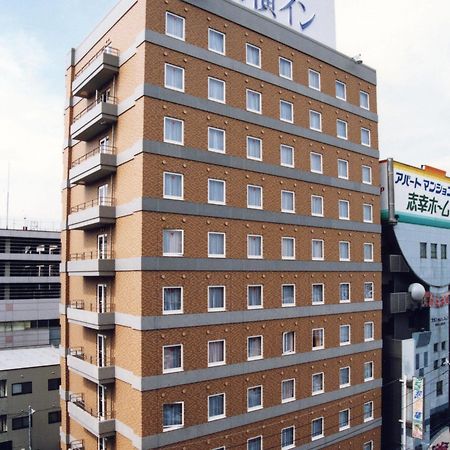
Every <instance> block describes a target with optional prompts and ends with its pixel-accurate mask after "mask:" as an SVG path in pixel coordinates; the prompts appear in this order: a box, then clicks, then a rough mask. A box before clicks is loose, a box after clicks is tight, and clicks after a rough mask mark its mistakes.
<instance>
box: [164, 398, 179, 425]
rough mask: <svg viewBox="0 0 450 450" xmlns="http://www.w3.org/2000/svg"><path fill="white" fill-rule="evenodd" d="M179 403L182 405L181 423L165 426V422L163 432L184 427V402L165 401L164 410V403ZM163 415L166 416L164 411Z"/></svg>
mask: <svg viewBox="0 0 450 450" xmlns="http://www.w3.org/2000/svg"><path fill="white" fill-rule="evenodd" d="M178 404H180V405H181V424H179V425H170V426H164V424H163V432H166V431H172V430H178V429H180V428H183V427H184V402H172V403H164V404H163V410H164V405H178ZM163 417H164V413H163Z"/></svg>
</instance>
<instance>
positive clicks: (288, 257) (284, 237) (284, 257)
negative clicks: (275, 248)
mask: <svg viewBox="0 0 450 450" xmlns="http://www.w3.org/2000/svg"><path fill="white" fill-rule="evenodd" d="M285 240H289V241H291V242H292V243H293V246H292V249H293V251H294V254H293V255H289V256H285V255H284V254H283V243H284V241H285ZM281 259H283V260H291V261H292V260H294V259H295V238H294V237H291V236H283V237H282V238H281Z"/></svg>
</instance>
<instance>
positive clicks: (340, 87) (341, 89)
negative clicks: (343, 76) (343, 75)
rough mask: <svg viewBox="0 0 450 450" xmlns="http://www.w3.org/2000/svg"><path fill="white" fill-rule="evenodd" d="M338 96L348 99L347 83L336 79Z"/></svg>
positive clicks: (341, 98)
mask: <svg viewBox="0 0 450 450" xmlns="http://www.w3.org/2000/svg"><path fill="white" fill-rule="evenodd" d="M336 98H338V99H340V100H347V85H346V84H345V83H343V82H342V81H338V80H336Z"/></svg>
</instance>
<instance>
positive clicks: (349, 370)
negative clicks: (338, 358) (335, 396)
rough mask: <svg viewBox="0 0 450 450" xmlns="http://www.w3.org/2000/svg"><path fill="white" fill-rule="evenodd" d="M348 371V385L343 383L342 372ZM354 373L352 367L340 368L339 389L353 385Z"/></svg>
mask: <svg viewBox="0 0 450 450" xmlns="http://www.w3.org/2000/svg"><path fill="white" fill-rule="evenodd" d="M344 369H348V370H347V371H348V383H343V384H342V383H341V370H344ZM351 377H352V372H351V368H350V366H344V367H339V389H343V388H346V387H349V386H351V384H352V378H351Z"/></svg>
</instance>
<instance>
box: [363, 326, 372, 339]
mask: <svg viewBox="0 0 450 450" xmlns="http://www.w3.org/2000/svg"><path fill="white" fill-rule="evenodd" d="M364 340H365V341H373V322H365V323H364Z"/></svg>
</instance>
